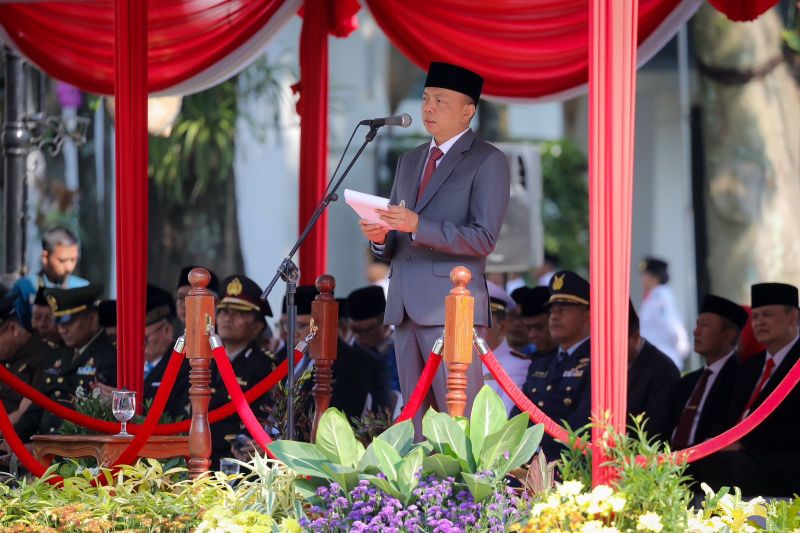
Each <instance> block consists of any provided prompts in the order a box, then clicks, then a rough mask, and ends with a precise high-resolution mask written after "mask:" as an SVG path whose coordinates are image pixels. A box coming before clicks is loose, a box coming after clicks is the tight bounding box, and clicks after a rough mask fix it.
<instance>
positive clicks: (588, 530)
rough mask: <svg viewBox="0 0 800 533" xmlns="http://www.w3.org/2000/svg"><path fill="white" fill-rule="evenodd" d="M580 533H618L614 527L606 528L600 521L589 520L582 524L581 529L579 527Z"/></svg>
mask: <svg viewBox="0 0 800 533" xmlns="http://www.w3.org/2000/svg"><path fill="white" fill-rule="evenodd" d="M581 533H619V532H618V530H617V528H615V527H608V526H606V525H605V524H603V523H602V522H601V521H600V520H590V521H588V522H584V524H583V527H581Z"/></svg>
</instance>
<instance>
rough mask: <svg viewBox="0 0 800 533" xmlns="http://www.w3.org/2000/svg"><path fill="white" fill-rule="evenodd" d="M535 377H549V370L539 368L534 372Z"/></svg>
mask: <svg viewBox="0 0 800 533" xmlns="http://www.w3.org/2000/svg"><path fill="white" fill-rule="evenodd" d="M533 377H535V378H546V377H547V370H544V371H541V370H537V371H536V372H534V373H533Z"/></svg>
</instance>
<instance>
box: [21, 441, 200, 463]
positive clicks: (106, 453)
mask: <svg viewBox="0 0 800 533" xmlns="http://www.w3.org/2000/svg"><path fill="white" fill-rule="evenodd" d="M132 440H133V439H132V438H127V437H115V436H113V435H34V436H33V437H31V442H33V454H34V455H35V456H36V458H37V459H38V460H39V462H41V463H42V464H43V465H44V466H45V468H47V467H48V466H50V465H51V464H53V459H54V458H55V457H68V458H74V457H94V458H95V459H96V460H97V465H98V466H103V467H108V466H111V465H112V464H114V461H116V460H117V458H118V457H119V456H120V455H121V454H122V452H123V450H125V448H126V447H127V446H128V444H129V443H130V442H131V441H132ZM137 457H148V458H151V459H169V458H172V457H185V458H186V460H187V461H188V460H189V437H174V436H160V435H159V436H151V437H150V438H149V439H148V440H147V442H146V443H145V445H144V446H142V449H141V450H139V453H138V454H137Z"/></svg>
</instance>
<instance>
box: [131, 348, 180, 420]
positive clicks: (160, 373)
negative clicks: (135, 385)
mask: <svg viewBox="0 0 800 533" xmlns="http://www.w3.org/2000/svg"><path fill="white" fill-rule="evenodd" d="M171 356H172V348H171V347H170V348H169V350H168V351H167V353H165V354H164V356H163V357H162V358H161V360H160V361H159V362H158V364H157V365H156V366H155V367H153V369H152V370H151V371H150V373H149V374H147V375H146V376H145V377H144V399H143V403H145V402H150V405H152V401H153V400H154V399H155V397H156V393H157V392H158V389H159V388H160V387H161V380H163V379H164V372H166V371H167V365H169V359H170V357H171ZM164 413H165V414H168V415H170V416H171V417H172V418H173V419H175V420H183V419H184V418H189V415H190V413H191V410H190V409H189V360H188V359H185V358H184V360H183V364H181V368H180V370H179V371H178V376H177V377H176V378H175V385H174V386H173V387H172V392H171V393H170V395H169V400H167V405H166V406H165V407H164Z"/></svg>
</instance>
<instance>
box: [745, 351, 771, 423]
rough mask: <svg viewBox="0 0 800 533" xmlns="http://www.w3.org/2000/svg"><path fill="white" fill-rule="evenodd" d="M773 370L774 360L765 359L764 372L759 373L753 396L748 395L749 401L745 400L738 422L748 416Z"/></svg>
mask: <svg viewBox="0 0 800 533" xmlns="http://www.w3.org/2000/svg"><path fill="white" fill-rule="evenodd" d="M773 368H775V358H774V357H770V358H769V359H767V364H766V365H765V366H764V372H762V373H761V379H759V380H758V385H756V388H755V390H754V391H753V394H751V395H750V399H749V400H747V405H746V406H745V408H744V411H743V412H742V416H740V417H739V421H740V422H741V421H742V420H744V419H745V418H747V415H749V414H750V409H752V408H753V404H754V403H756V400H757V399H758V397H759V396H761V391H762V390H764V386H765V385H766V384H767V381H769V377H770V376H771V375H772V369H773Z"/></svg>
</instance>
